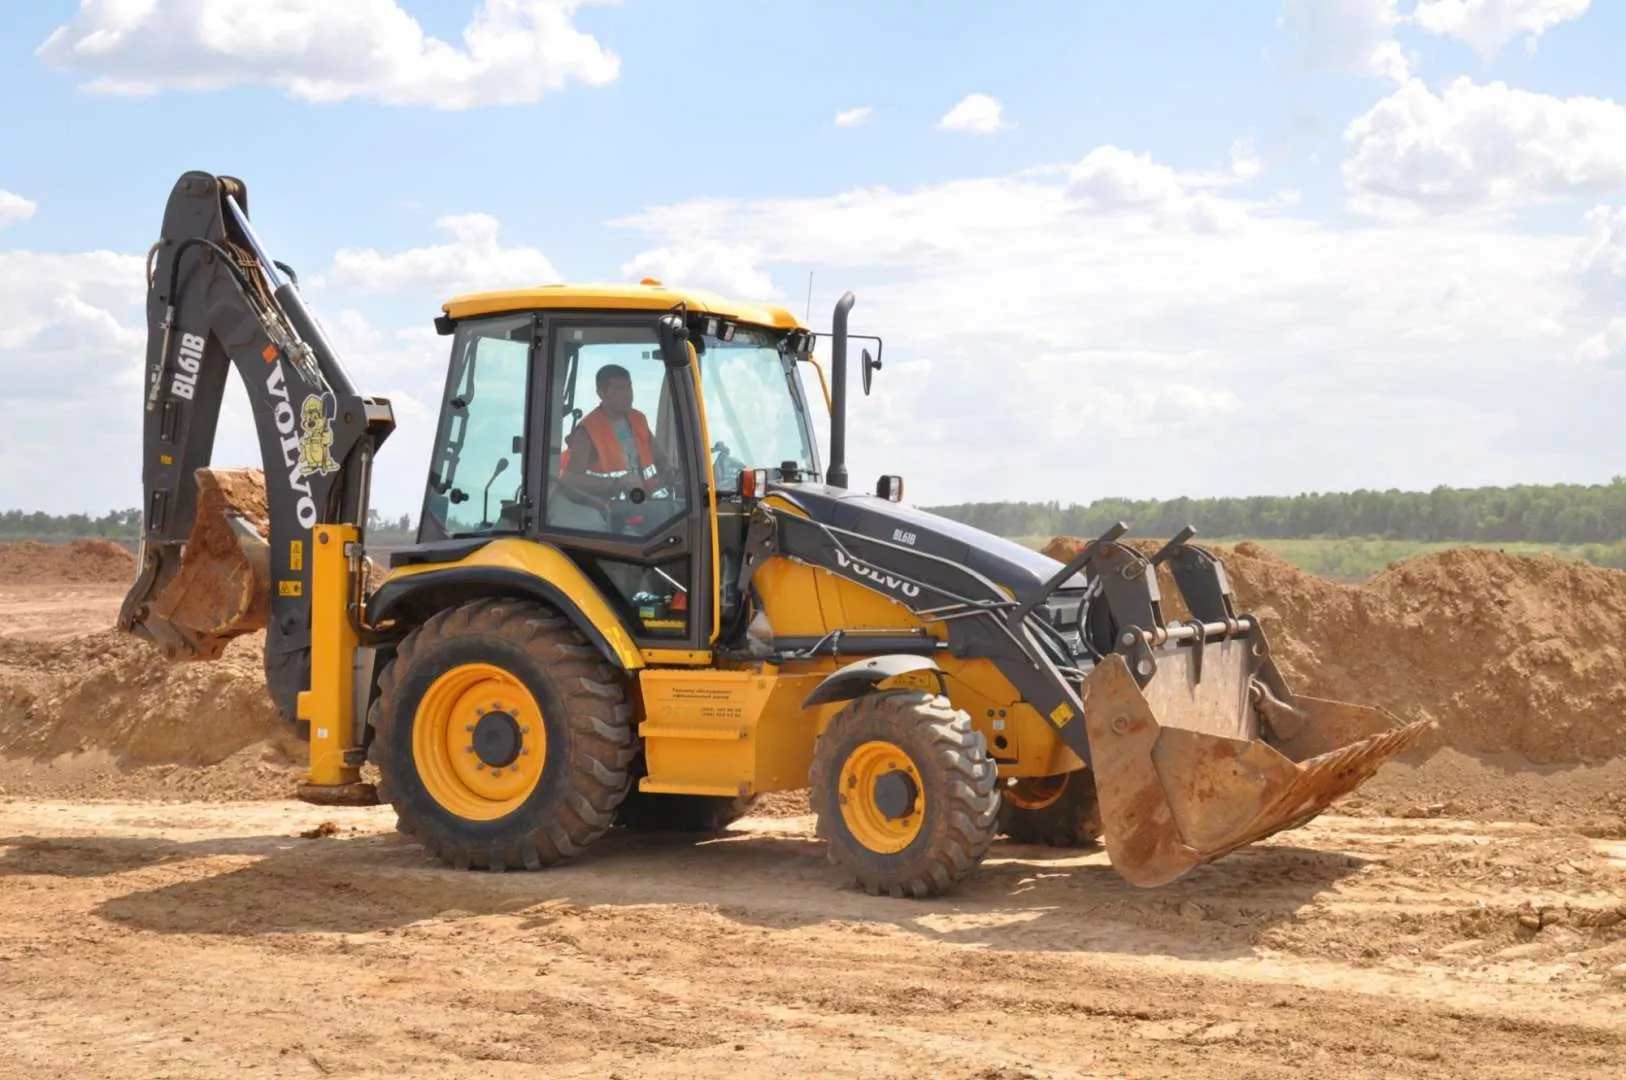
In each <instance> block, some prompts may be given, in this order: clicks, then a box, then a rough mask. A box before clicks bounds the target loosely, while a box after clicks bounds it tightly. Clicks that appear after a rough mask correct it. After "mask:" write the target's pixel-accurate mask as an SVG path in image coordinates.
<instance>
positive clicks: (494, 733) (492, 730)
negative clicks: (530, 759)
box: [474, 711, 524, 769]
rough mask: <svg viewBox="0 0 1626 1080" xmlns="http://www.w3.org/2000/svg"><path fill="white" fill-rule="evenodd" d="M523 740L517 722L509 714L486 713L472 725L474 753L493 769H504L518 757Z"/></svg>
mask: <svg viewBox="0 0 1626 1080" xmlns="http://www.w3.org/2000/svg"><path fill="white" fill-rule="evenodd" d="M523 744H524V739H523V737H522V736H521V735H520V730H519V721H518V720H516V719H515V718H514V715H513V714H512V713H509V712H502V711H496V712H488V713H486V714H485V715H484V716H482V717H480V719H479V722H478V723H476V724H475V725H474V753H475V756H476V757H478V758H479V759H480V760H481V761H482V762H484V763H485V764H487V765H489V766H490V767H491V768H493V769H505V768H507V767H508V766H510V765H512V764H513V763H514V761H515V759H516V758H518V757H519V750H520V747H521V746H522V745H523Z"/></svg>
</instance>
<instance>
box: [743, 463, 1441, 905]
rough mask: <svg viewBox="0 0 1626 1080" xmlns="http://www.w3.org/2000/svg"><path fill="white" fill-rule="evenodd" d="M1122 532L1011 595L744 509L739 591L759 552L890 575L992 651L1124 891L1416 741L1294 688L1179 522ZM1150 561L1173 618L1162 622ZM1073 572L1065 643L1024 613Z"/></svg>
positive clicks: (837, 570) (957, 646)
mask: <svg viewBox="0 0 1626 1080" xmlns="http://www.w3.org/2000/svg"><path fill="white" fill-rule="evenodd" d="M784 497H785V498H786V500H787V501H789V502H792V503H794V501H795V499H794V495H792V494H789V493H787V494H786V495H785V496H784ZM1127 532H1128V527H1127V526H1126V525H1125V524H1123V523H1121V522H1120V523H1118V524H1116V525H1114V526H1113V527H1112V528H1111V529H1109V530H1107V532H1105V533H1103V534H1102V535H1101V536H1100V537H1098V538H1096V539H1095V540H1093V541H1091V542H1090V543H1089V544H1087V545H1086V546H1085V547H1084V549H1083V550H1081V551H1080V552H1079V554H1078V555H1077V556H1075V557H1074V558H1072V559H1071V560H1069V561H1068V563H1067V564H1066V565H1065V566H1063V567H1062V568H1061V569H1060V570H1058V571H1057V572H1056V573H1055V574H1053V575H1052V576H1051V578H1050V579H1049V580H1048V581H1046V582H1045V583H1044V584H1043V585H1042V586H1040V587H1039V589H1038V590H1037V591H1036V592H1033V593H1031V594H1029V595H1028V596H1027V597H1025V598H1024V599H1022V600H1021V601H1015V600H1012V599H1011V598H1010V597H1009V596H1008V595H1007V594H1006V593H1005V592H1004V591H1003V590H1001V589H999V588H998V587H997V586H996V585H995V584H994V583H993V582H991V581H989V580H988V579H987V578H984V577H982V576H981V575H979V574H977V573H975V572H974V571H972V570H971V569H970V568H968V567H967V566H965V565H964V564H962V563H957V562H953V561H951V560H947V559H941V558H937V557H935V556H931V555H928V554H926V553H924V552H921V551H917V550H914V549H912V548H908V547H904V546H901V545H896V544H891V543H888V542H885V541H881V540H877V539H875V538H872V537H868V536H864V535H862V534H859V533H856V532H849V531H846V530H843V529H838V528H834V527H831V526H827V525H823V524H820V523H818V522H815V521H811V520H809V519H808V518H807V517H805V516H802V515H799V514H789V513H783V512H776V511H773V510H769V509H766V508H764V507H759V508H758V511H757V513H756V515H755V517H754V519H753V524H752V529H751V534H750V537H749V538H748V542H747V551H746V558H745V561H744V564H743V565H742V568H741V584H742V587H745V586H748V585H749V582H750V575H751V573H752V570H753V568H754V566H755V565H758V564H760V563H761V562H762V561H764V560H766V559H767V558H768V557H769V556H770V555H780V556H783V557H787V558H790V559H793V560H796V561H799V562H803V563H806V564H809V565H812V566H817V567H819V568H821V569H824V570H828V571H830V572H831V573H834V574H837V575H839V576H842V577H846V578H849V579H850V580H853V581H856V582H859V583H861V584H862V583H873V582H875V581H877V580H881V581H883V582H888V583H895V585H896V587H895V588H893V589H892V595H893V598H894V599H896V600H899V601H900V602H902V603H904V604H906V605H907V606H908V607H909V608H910V609H911V610H913V611H914V613H915V614H916V615H917V616H919V617H920V618H921V619H923V620H925V621H926V622H927V623H928V624H930V623H934V622H939V623H942V624H944V625H945V626H946V627H947V630H948V648H949V650H950V651H951V652H953V653H955V654H956V655H961V656H984V657H988V658H990V659H992V660H993V661H994V662H995V663H996V664H997V665H998V666H999V668H1000V670H1001V671H1002V672H1003V673H1004V674H1005V676H1006V677H1007V678H1008V679H1009V680H1010V682H1011V684H1012V685H1013V686H1014V687H1016V688H1017V689H1018V690H1019V691H1020V692H1021V694H1022V696H1023V698H1024V699H1025V700H1026V701H1027V702H1028V703H1029V704H1031V705H1033V707H1034V708H1035V709H1037V710H1038V711H1039V712H1040V714H1041V715H1043V716H1044V717H1045V718H1046V720H1047V721H1048V722H1049V723H1050V724H1051V726H1052V727H1053V728H1054V729H1055V731H1056V733H1057V736H1058V737H1059V738H1060V739H1061V740H1062V741H1063V742H1065V743H1066V745H1067V746H1068V747H1069V748H1070V749H1071V750H1072V751H1073V752H1074V753H1075V754H1076V755H1077V756H1078V758H1079V759H1080V760H1081V761H1082V762H1083V763H1084V766H1085V768H1087V769H1089V770H1090V771H1091V772H1092V773H1093V774H1094V780H1095V788H1096V793H1097V798H1098V800H1099V804H1100V810H1101V816H1102V825H1103V830H1104V835H1105V842H1106V847H1107V851H1108V854H1109V855H1110V856H1111V858H1112V863H1113V866H1114V868H1115V869H1116V870H1117V871H1118V873H1119V874H1121V875H1122V876H1123V877H1124V878H1125V880H1127V881H1129V882H1130V883H1131V884H1135V885H1140V886H1156V885H1162V884H1166V883H1167V882H1169V881H1173V880H1174V879H1176V878H1178V877H1180V876H1181V875H1183V874H1185V873H1186V872H1187V871H1189V870H1191V869H1192V868H1193V867H1195V866H1199V865H1201V864H1203V863H1206V862H1211V861H1212V860H1214V859H1216V858H1219V857H1220V856H1222V855H1224V854H1226V853H1227V852H1230V851H1233V850H1235V849H1236V848H1237V847H1240V846H1242V845H1243V844H1247V843H1251V842H1252V841H1255V840H1259V839H1262V838H1264V837H1266V836H1269V835H1271V834H1273V833H1277V832H1280V831H1282V830H1284V829H1290V828H1295V827H1297V826H1299V825H1301V824H1303V823H1304V822H1306V821H1308V820H1310V819H1311V818H1313V817H1315V816H1316V815H1317V814H1319V813H1321V812H1322V811H1323V810H1325V809H1326V808H1327V807H1328V806H1329V805H1330V804H1331V803H1332V802H1333V801H1334V800H1336V799H1337V798H1339V797H1341V796H1343V795H1345V794H1347V793H1348V792H1350V791H1352V790H1354V789H1355V788H1356V787H1358V786H1360V784H1362V783H1364V782H1365V781H1366V780H1367V779H1368V778H1369V777H1370V776H1371V775H1372V774H1373V773H1374V772H1376V770H1377V769H1378V767H1379V766H1380V765H1382V764H1383V762H1385V761H1387V760H1389V759H1390V758H1392V757H1394V756H1395V755H1397V754H1400V753H1403V752H1404V751H1405V750H1407V749H1409V748H1410V747H1412V746H1414V745H1415V744H1416V743H1417V741H1418V740H1419V739H1420V738H1421V736H1422V735H1423V733H1424V731H1425V730H1426V729H1427V727H1428V724H1427V722H1417V723H1412V724H1402V723H1401V722H1400V721H1399V720H1398V719H1397V718H1396V717H1394V716H1393V715H1391V714H1390V713H1388V712H1386V711H1384V710H1382V709H1377V708H1372V707H1368V706H1362V705H1351V704H1346V703H1343V702H1336V701H1325V700H1321V699H1318V698H1310V697H1301V696H1298V695H1295V694H1294V693H1293V692H1292V691H1291V690H1290V689H1289V688H1288V686H1287V684H1286V682H1285V680H1284V679H1283V677H1282V675H1281V672H1280V671H1279V670H1278V669H1277V668H1276V665H1275V663H1274V661H1273V660H1272V659H1271V655H1270V645H1269V642H1268V641H1267V639H1266V637H1265V632H1264V628H1263V627H1262V626H1261V625H1260V623H1259V620H1258V618H1257V617H1255V616H1253V615H1250V614H1246V613H1239V612H1238V611H1237V610H1236V605H1235V602H1234V599H1233V597H1232V593H1231V588H1230V584H1229V581H1228V579H1227V577H1226V574H1225V567H1224V564H1223V563H1222V562H1221V561H1220V560H1219V559H1218V558H1217V557H1216V556H1215V555H1214V554H1213V553H1212V552H1210V551H1207V550H1206V549H1204V548H1201V547H1197V546H1195V545H1193V544H1191V543H1190V540H1191V538H1192V537H1193V536H1194V535H1195V531H1194V530H1192V529H1191V528H1189V527H1188V528H1186V529H1183V530H1182V531H1181V532H1180V533H1179V534H1178V535H1177V536H1175V537H1174V538H1173V539H1171V540H1170V541H1169V542H1168V543H1166V544H1164V545H1163V546H1162V548H1160V549H1159V550H1158V551H1157V552H1156V554H1154V555H1152V556H1150V557H1148V556H1146V555H1143V554H1142V553H1141V552H1140V551H1138V550H1136V549H1135V548H1134V547H1131V546H1129V545H1128V544H1125V543H1122V542H1121V538H1122V537H1123V536H1124V534H1125V533H1127ZM1161 566H1167V568H1168V570H1169V572H1170V575H1171V577H1172V578H1173V580H1174V583H1175V586H1176V588H1177V589H1178V590H1179V592H1180V594H1181V599H1182V600H1183V601H1184V604H1185V607H1186V609H1187V611H1188V612H1189V613H1190V615H1191V617H1190V618H1189V619H1185V620H1182V621H1177V622H1172V623H1171V622H1169V621H1168V619H1167V618H1166V616H1165V612H1164V601H1163V597H1162V595H1161V592H1160V590H1159V587H1158V579H1157V571H1158V568H1159V567H1161ZM1080 573H1083V574H1084V575H1085V580H1086V582H1087V588H1086V590H1085V593H1084V597H1083V599H1082V601H1081V602H1080V611H1079V615H1078V630H1077V637H1076V640H1072V639H1069V637H1068V636H1066V635H1064V634H1063V633H1062V632H1061V631H1059V630H1058V629H1057V628H1056V627H1055V626H1053V625H1052V624H1051V623H1050V622H1048V621H1047V620H1046V619H1045V618H1043V617H1042V616H1041V615H1040V614H1039V613H1040V611H1041V610H1042V609H1044V607H1045V605H1046V602H1047V601H1048V600H1049V599H1050V598H1051V597H1052V596H1053V595H1054V594H1055V593H1056V592H1057V591H1058V590H1059V589H1060V588H1061V587H1062V586H1064V585H1065V584H1067V583H1069V582H1073V581H1076V579H1077V575H1078V574H1080Z"/></svg>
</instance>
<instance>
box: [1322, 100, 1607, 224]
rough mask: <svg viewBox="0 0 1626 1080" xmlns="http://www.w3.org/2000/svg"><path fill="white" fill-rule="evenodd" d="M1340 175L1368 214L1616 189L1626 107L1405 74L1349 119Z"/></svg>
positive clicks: (1485, 205) (1603, 192) (1507, 204)
mask: <svg viewBox="0 0 1626 1080" xmlns="http://www.w3.org/2000/svg"><path fill="white" fill-rule="evenodd" d="M1344 140H1345V142H1346V143H1348V144H1349V146H1350V148H1351V150H1350V154H1349V156H1348V158H1347V159H1346V160H1345V162H1344V166H1343V173H1344V180H1345V183H1346V184H1347V185H1348V187H1349V189H1350V192H1351V194H1352V196H1353V200H1354V205H1355V206H1356V208H1358V209H1361V210H1366V211H1373V212H1395V213H1400V212H1417V211H1421V210H1435V211H1441V210H1468V209H1478V208H1498V207H1512V206H1518V205H1521V204H1525V203H1531V202H1538V201H1544V200H1548V199H1553V198H1560V197H1565V196H1575V195H1593V196H1596V195H1610V194H1615V193H1618V192H1620V191H1621V190H1623V189H1626V106H1622V105H1620V104H1618V103H1616V102H1614V101H1610V100H1607V99H1600V98H1589V97H1573V98H1557V97H1551V96H1549V95H1546V94H1537V93H1532V92H1531V91H1528V90H1517V89H1513V88H1511V87H1509V86H1507V85H1506V84H1504V83H1500V82H1494V83H1489V84H1486V85H1481V84H1479V83H1475V82H1474V81H1473V80H1472V79H1469V78H1466V77H1462V78H1457V79H1454V80H1452V81H1451V82H1450V83H1449V84H1448V85H1447V86H1446V87H1445V90H1444V92H1443V93H1441V94H1436V93H1434V91H1432V90H1430V89H1429V88H1428V87H1427V86H1426V85H1424V84H1423V83H1422V82H1421V81H1418V80H1411V81H1408V82H1407V83H1405V84H1404V85H1403V86H1401V87H1399V88H1398V89H1396V90H1395V91H1394V93H1392V94H1390V95H1389V96H1388V97H1386V98H1384V99H1383V100H1381V101H1379V102H1378V103H1377V104H1376V105H1374V106H1372V108H1371V109H1369V110H1368V111H1367V112H1366V113H1365V114H1364V115H1362V116H1360V117H1357V118H1356V119H1355V120H1354V121H1352V122H1351V123H1350V124H1349V126H1348V128H1347V129H1346V130H1345V132H1344Z"/></svg>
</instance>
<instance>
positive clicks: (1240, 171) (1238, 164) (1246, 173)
mask: <svg viewBox="0 0 1626 1080" xmlns="http://www.w3.org/2000/svg"><path fill="white" fill-rule="evenodd" d="M1261 167H1262V166H1261V163H1260V161H1259V151H1258V150H1256V149H1254V145H1253V140H1252V139H1238V140H1237V141H1236V142H1234V143H1232V144H1231V175H1233V176H1235V177H1236V178H1237V179H1238V180H1240V181H1248V180H1252V179H1254V178H1255V177H1257V176H1258V175H1259V170H1260V168H1261Z"/></svg>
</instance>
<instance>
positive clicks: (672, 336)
mask: <svg viewBox="0 0 1626 1080" xmlns="http://www.w3.org/2000/svg"><path fill="white" fill-rule="evenodd" d="M655 332H656V336H657V337H658V338H659V339H660V343H661V359H663V360H665V361H666V366H667V367H669V368H686V367H688V366H689V328H688V327H687V326H685V325H684V324H683V318H682V316H680V315H678V314H676V313H674V312H668V313H667V314H665V315H662V316H661V318H660V321H659V322H658V323H656V326H655Z"/></svg>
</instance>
